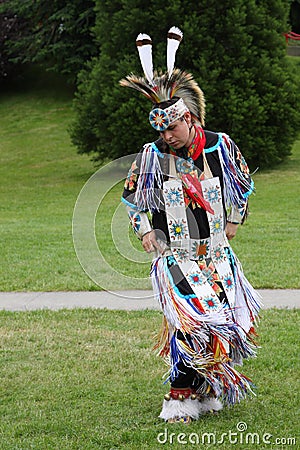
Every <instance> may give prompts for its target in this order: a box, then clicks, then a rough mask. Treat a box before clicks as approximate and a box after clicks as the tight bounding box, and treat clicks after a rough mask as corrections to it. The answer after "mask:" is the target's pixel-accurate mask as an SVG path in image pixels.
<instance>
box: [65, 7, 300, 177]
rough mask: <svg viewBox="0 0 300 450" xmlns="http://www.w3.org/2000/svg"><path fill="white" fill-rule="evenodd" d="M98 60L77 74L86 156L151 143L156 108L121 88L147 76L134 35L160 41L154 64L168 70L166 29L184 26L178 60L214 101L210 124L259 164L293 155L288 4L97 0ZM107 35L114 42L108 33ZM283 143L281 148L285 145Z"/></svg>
mask: <svg viewBox="0 0 300 450" xmlns="http://www.w3.org/2000/svg"><path fill="white" fill-rule="evenodd" d="M96 5H97V18H96V27H95V34H96V38H97V41H98V45H99V48H100V54H99V57H97V58H94V59H93V61H92V62H91V63H90V64H89V67H88V68H87V69H86V70H84V71H83V72H82V73H81V74H80V77H79V85H78V93H77V97H76V101H75V111H76V120H75V121H74V124H73V127H72V131H71V135H72V140H73V142H74V143H75V145H77V147H78V149H79V151H80V152H87V153H92V152H96V158H97V159H99V160H103V159H104V158H105V157H110V158H115V157H117V156H121V155H125V154H130V153H134V152H135V151H137V150H138V149H139V148H140V147H141V145H142V144H143V143H144V142H145V141H148V140H151V139H153V137H154V134H153V132H152V131H151V130H150V129H149V128H150V127H149V125H148V123H147V122H148V119H147V117H148V111H149V107H150V104H148V102H147V100H146V99H143V98H139V94H137V93H135V92H133V91H129V90H127V91H126V89H124V88H121V87H119V85H118V81H119V79H121V78H123V77H124V76H125V75H127V74H128V73H130V72H131V71H133V72H135V73H139V74H141V68H140V66H139V61H138V55H137V52H136V49H135V38H136V36H137V34H138V33H139V32H147V33H149V34H150V35H151V37H152V40H153V54H154V66H155V68H161V69H163V70H165V68H166V65H165V51H166V39H165V38H164V37H165V36H166V34H167V30H168V29H169V27H170V26H172V25H174V24H175V25H177V26H179V27H180V28H181V29H182V30H183V32H184V40H183V42H182V43H181V47H180V49H179V51H178V54H177V66H178V67H183V68H185V69H187V70H190V71H191V72H192V73H193V74H194V76H195V78H196V79H197V81H198V82H199V84H200V86H201V87H202V88H203V90H204V93H205V95H206V100H207V121H206V123H207V128H208V129H212V130H217V131H225V132H227V133H229V134H230V135H231V136H232V137H233V138H234V140H235V141H236V142H237V144H238V145H239V146H240V148H241V149H242V151H243V154H244V155H245V157H246V158H247V160H248V162H249V163H250V166H252V167H253V168H255V167H256V166H257V165H259V166H260V167H263V166H270V165H271V164H275V163H277V162H280V161H282V160H283V159H284V158H285V157H286V156H287V155H289V154H290V150H291V146H292V143H293V142H294V140H295V137H296V134H297V132H298V127H299V123H300V116H299V108H298V106H297V105H298V103H297V102H298V101H299V98H300V97H299V96H300V94H299V88H296V82H295V79H294V78H293V76H292V75H291V74H290V72H289V70H288V63H287V61H286V49H285V40H284V37H283V36H282V33H283V32H284V31H286V28H287V16H288V6H289V1H288V0H268V1H267V0H265V1H263V2H259V1H256V0H250V1H249V2H244V1H243V0H235V1H231V0H230V1H229V0H226V1H223V2H219V1H218V0H215V1H214V2H211V1H209V2H208V1H207V0H201V1H199V2H194V3H193V4H192V5H191V4H190V3H187V2H184V1H182V0H173V1H171V2H168V4H167V5H166V6H165V7H164V8H161V3H160V2H159V1H158V0H151V1H150V2H148V4H147V6H145V4H144V2H142V1H141V0H134V1H133V0H127V1H126V2H125V1H119V0H112V1H110V2H108V1H100V0H98V1H96ZM108 36H109V39H108V38H107V37H108ZM278 143H280V145H278Z"/></svg>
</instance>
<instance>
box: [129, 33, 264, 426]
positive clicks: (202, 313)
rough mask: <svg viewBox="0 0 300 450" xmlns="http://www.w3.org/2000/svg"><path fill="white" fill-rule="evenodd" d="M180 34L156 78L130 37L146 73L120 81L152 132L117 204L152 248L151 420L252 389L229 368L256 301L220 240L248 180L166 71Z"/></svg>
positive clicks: (235, 216)
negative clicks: (159, 315) (140, 101)
mask: <svg viewBox="0 0 300 450" xmlns="http://www.w3.org/2000/svg"><path fill="white" fill-rule="evenodd" d="M181 39H182V32H181V31H180V30H179V29H178V28H176V27H172V28H171V29H170V31H169V33H168V48H167V67H168V70H167V72H166V73H163V74H157V73H156V72H153V68H152V47H151V45H152V43H151V39H150V37H149V36H148V35H143V34H141V35H139V36H138V38H137V42H136V43H137V48H138V50H139V55H140V59H141V62H142V66H143V69H144V73H145V78H140V77H137V76H135V75H133V74H131V75H128V76H127V77H126V78H125V79H123V80H121V82H120V83H121V85H122V86H127V87H131V88H133V89H136V90H138V91H139V92H141V93H142V94H143V95H144V96H146V97H147V98H148V99H149V100H151V102H152V109H151V111H150V115H149V120H150V124H151V125H152V127H154V128H155V130H157V131H158V132H159V138H158V139H157V140H156V141H155V142H151V143H147V144H145V145H144V147H143V149H142V150H141V152H140V153H139V154H138V156H137V158H136V160H135V161H134V162H133V164H132V166H131V168H130V170H129V173H128V177H127V179H126V182H125V187H124V193H123V197H122V200H123V202H124V203H125V204H126V207H127V210H128V214H129V218H130V220H131V223H132V226H133V229H134V231H135V233H136V235H137V236H138V238H139V239H140V240H141V242H142V245H143V248H144V249H145V251H147V252H154V259H153V263H152V267H151V279H152V284H153V289H154V294H155V296H156V298H157V300H158V302H159V304H160V307H161V310H162V312H163V326H162V330H161V333H160V335H159V336H158V341H157V344H156V348H157V349H158V350H159V354H160V355H161V356H162V357H163V358H164V359H165V360H166V362H167V363H168V365H169V367H170V370H169V373H168V381H169V382H170V392H169V393H167V394H166V395H165V398H164V400H163V405H162V410H161V413H160V417H161V418H162V419H164V420H166V421H168V422H170V423H173V422H183V423H189V422H190V421H191V420H193V419H198V418H199V417H200V416H201V415H202V414H204V413H206V412H208V411H218V410H220V409H221V408H222V404H223V403H225V404H235V403H237V402H239V401H240V400H241V399H242V398H244V397H245V396H246V395H247V394H249V393H251V392H253V391H252V382H251V380H250V379H249V378H247V377H246V376H245V375H243V374H242V373H240V372H239V371H238V370H237V368H236V365H241V364H242V362H243V359H244V358H248V357H251V356H254V355H255V347H256V344H255V340H254V339H255V330H254V325H255V324H256V321H257V317H258V313H259V309H260V306H261V301H260V297H259V295H258V293H257V292H256V291H255V290H254V289H253V287H252V286H251V285H250V283H249V282H248V281H247V279H246V277H245V275H244V274H243V270H242V267H241V264H240V262H239V260H238V259H237V257H236V255H235V253H234V252H233V250H232V248H231V246H230V244H229V241H230V239H232V238H234V236H235V234H236V232H237V228H238V226H239V224H241V223H243V221H244V220H245V217H246V215H247V204H248V197H249V195H250V194H251V193H252V192H253V189H254V184H253V181H252V179H251V177H250V175H249V170H248V167H247V164H246V162H245V160H244V158H243V156H242V154H241V152H240V150H239V149H238V147H237V146H236V144H235V143H234V142H233V141H232V139H231V138H230V137H229V136H228V135H226V134H225V133H215V132H211V131H207V130H205V129H204V128H203V127H204V118H205V101H204V95H203V92H202V90H201V89H200V87H199V86H198V84H197V83H196V81H195V80H194V79H193V76H192V75H191V74H190V73H187V72H185V71H181V70H178V69H174V62H175V53H176V51H177V48H178V46H179V43H180V41H181ZM149 216H150V220H149Z"/></svg>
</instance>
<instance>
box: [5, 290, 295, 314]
mask: <svg viewBox="0 0 300 450" xmlns="http://www.w3.org/2000/svg"><path fill="white" fill-rule="evenodd" d="M258 292H259V293H260V294H261V296H262V299H263V303H264V309H268V308H274V307H275V308H299V307H300V290H296V289H278V290H272V289H261V290H258ZM65 308H67V309H72V308H97V309H101V308H102V309H103V308H107V309H119V310H120V309H123V310H142V309H159V307H158V304H157V301H156V300H155V299H154V298H153V295H152V291H117V292H114V293H113V292H107V291H93V292H0V310H7V311H33V310H38V309H51V310H55V311H57V310H60V309H65Z"/></svg>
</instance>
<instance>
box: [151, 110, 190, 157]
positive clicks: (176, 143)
mask: <svg viewBox="0 0 300 450" xmlns="http://www.w3.org/2000/svg"><path fill="white" fill-rule="evenodd" d="M191 124H192V122H191V114H190V113H185V114H184V116H183V117H182V118H181V119H179V120H176V122H173V123H172V124H171V125H170V126H169V127H168V128H167V129H166V130H165V131H161V132H160V133H159V134H160V136H161V137H162V138H163V140H164V141H165V142H166V143H167V144H168V145H170V146H171V147H173V148H174V149H175V150H178V149H180V148H181V147H189V145H190V144H191V142H192V139H193V133H192V129H190V128H191Z"/></svg>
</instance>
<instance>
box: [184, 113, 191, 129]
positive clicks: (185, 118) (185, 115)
mask: <svg viewBox="0 0 300 450" xmlns="http://www.w3.org/2000/svg"><path fill="white" fill-rule="evenodd" d="M183 117H184V120H185V121H186V123H187V124H188V125H189V126H190V125H191V124H192V115H191V113H190V112H189V111H187V112H185V113H184V115H183Z"/></svg>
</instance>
